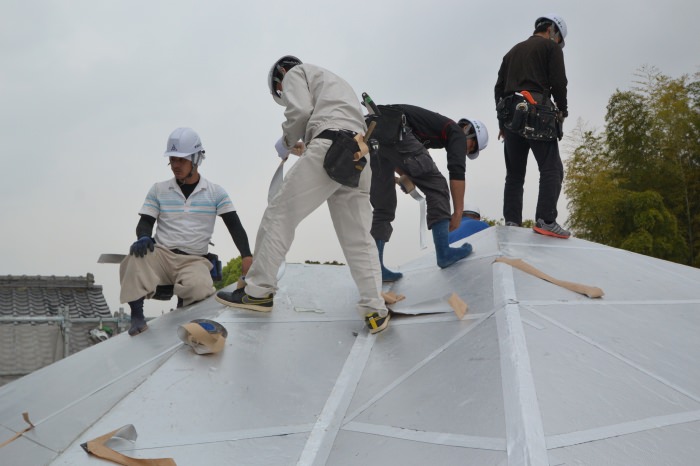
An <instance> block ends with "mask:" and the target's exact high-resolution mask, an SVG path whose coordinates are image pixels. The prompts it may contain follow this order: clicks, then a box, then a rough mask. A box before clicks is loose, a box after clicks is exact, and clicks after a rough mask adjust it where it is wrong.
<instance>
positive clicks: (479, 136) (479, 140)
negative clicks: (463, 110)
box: [458, 118, 489, 160]
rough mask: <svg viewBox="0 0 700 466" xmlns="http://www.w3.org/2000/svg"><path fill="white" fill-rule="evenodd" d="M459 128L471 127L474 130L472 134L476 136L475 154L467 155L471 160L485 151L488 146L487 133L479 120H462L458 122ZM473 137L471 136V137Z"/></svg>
mask: <svg viewBox="0 0 700 466" xmlns="http://www.w3.org/2000/svg"><path fill="white" fill-rule="evenodd" d="M458 124H459V126H461V127H462V128H464V127H465V126H467V125H471V127H472V128H474V133H475V135H476V146H477V147H476V152H474V153H472V154H467V157H469V158H470V159H471V160H474V159H475V158H477V157H478V156H479V152H481V151H482V150H484V149H486V146H488V144H489V132H488V130H487V129H486V125H485V124H484V123H483V122H482V121H481V120H473V119H471V118H462V119H461V120H459V123H458ZM472 137H473V136H472Z"/></svg>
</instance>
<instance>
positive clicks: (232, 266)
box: [214, 256, 241, 290]
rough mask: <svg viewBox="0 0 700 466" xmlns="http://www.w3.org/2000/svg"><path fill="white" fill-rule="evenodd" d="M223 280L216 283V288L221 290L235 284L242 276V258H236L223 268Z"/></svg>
mask: <svg viewBox="0 0 700 466" xmlns="http://www.w3.org/2000/svg"><path fill="white" fill-rule="evenodd" d="M221 275H222V276H223V278H222V279H221V281H219V282H216V283H214V288H216V289H217V290H220V289H222V288H224V287H227V286H229V285H230V284H231V283H235V282H237V281H238V279H239V278H240V276H241V256H238V257H234V258H233V259H231V260H230V261H228V263H227V264H226V265H225V266H224V267H223V269H222V271H221Z"/></svg>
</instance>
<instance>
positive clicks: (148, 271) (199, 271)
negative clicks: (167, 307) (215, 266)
mask: <svg viewBox="0 0 700 466" xmlns="http://www.w3.org/2000/svg"><path fill="white" fill-rule="evenodd" d="M211 267H212V265H211V262H209V261H208V260H207V259H206V258H204V257H201V256H186V255H183V254H175V253H174V252H172V251H170V250H168V249H166V248H164V247H163V246H160V245H158V244H156V248H155V251H153V252H150V251H149V252H148V254H146V255H145V256H144V257H136V256H126V259H124V260H123V261H122V263H121V264H120V266H119V280H120V282H121V293H120V296H119V299H120V301H121V302H122V303H128V302H130V301H135V300H137V299H139V298H146V299H149V298H151V297H153V295H154V293H155V291H156V287H157V286H158V285H174V291H173V293H174V294H175V296H177V297H179V298H182V300H183V304H184V305H185V306H187V305H188V304H192V303H196V302H197V301H201V300H203V299H205V298H208V297H209V296H211V295H212V294H214V291H215V290H214V283H213V281H212V279H211V273H210V270H211Z"/></svg>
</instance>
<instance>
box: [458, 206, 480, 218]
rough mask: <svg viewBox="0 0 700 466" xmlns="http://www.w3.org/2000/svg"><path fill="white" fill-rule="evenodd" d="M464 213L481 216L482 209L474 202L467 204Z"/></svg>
mask: <svg viewBox="0 0 700 466" xmlns="http://www.w3.org/2000/svg"><path fill="white" fill-rule="evenodd" d="M462 214H473V215H476V216H478V217H479V218H481V211H480V210H479V208H478V207H477V206H475V205H474V204H466V205H465V206H464V210H462Z"/></svg>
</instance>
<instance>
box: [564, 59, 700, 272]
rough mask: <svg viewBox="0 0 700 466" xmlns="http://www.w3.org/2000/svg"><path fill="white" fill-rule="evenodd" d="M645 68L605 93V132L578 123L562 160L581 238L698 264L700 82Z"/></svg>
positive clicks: (572, 223) (575, 226)
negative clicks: (625, 85) (625, 87)
mask: <svg viewBox="0 0 700 466" xmlns="http://www.w3.org/2000/svg"><path fill="white" fill-rule="evenodd" d="M699 77H700V76H699V75H695V77H694V80H691V79H690V78H689V77H688V76H682V77H680V78H678V79H671V78H669V77H667V76H664V75H662V74H661V73H660V72H658V70H656V69H654V68H642V69H641V70H640V72H639V74H638V78H639V80H638V81H637V82H636V86H635V87H634V88H633V89H632V90H630V91H620V90H618V91H616V92H615V93H614V94H613V95H612V96H611V98H610V100H609V102H608V107H607V114H606V126H605V130H604V132H603V134H597V133H596V132H595V131H586V130H584V129H583V128H582V127H581V124H579V126H578V127H577V128H576V130H575V131H574V134H573V146H574V149H573V151H572V155H571V157H570V158H569V159H568V160H567V162H566V168H567V178H566V185H565V188H564V189H565V192H566V194H567V197H568V198H569V211H570V217H569V221H568V225H569V226H570V227H571V228H572V230H574V232H575V234H576V235H577V236H579V237H582V238H585V239H590V240H593V241H596V242H600V243H603V244H608V245H611V246H615V247H620V248H623V249H627V250H630V251H635V252H639V253H643V254H647V255H651V256H654V257H659V258H663V259H667V260H672V261H675V262H681V263H685V264H688V265H695V266H700V254H699V253H698V251H699V250H700V243H698V239H697V236H698V235H697V232H698V231H699V229H700V111H699V110H700V105H699V104H700V83H699V82H698V78H699Z"/></svg>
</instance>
